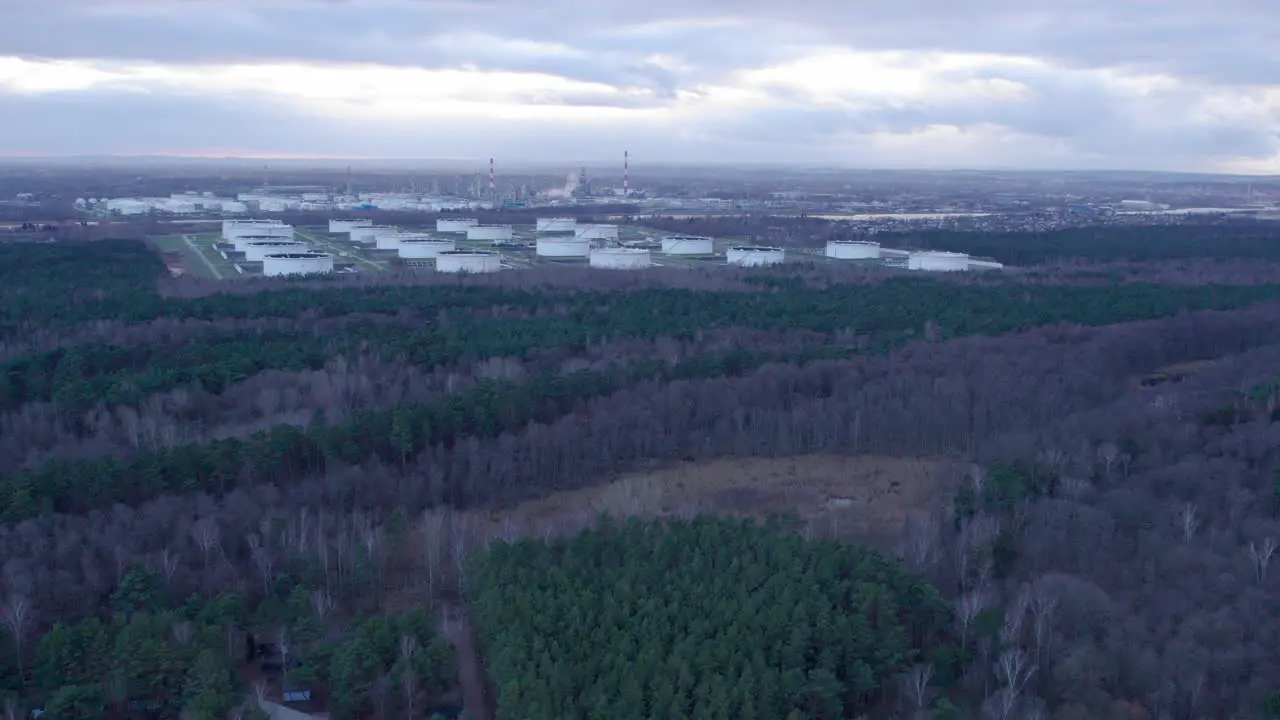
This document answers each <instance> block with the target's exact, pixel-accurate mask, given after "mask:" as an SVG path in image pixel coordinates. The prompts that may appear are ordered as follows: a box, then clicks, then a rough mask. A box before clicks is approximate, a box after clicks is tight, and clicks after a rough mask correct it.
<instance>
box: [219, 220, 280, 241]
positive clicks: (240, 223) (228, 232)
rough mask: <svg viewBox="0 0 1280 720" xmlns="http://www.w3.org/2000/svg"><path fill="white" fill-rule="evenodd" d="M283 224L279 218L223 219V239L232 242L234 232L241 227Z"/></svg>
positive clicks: (278, 225) (277, 225)
mask: <svg viewBox="0 0 1280 720" xmlns="http://www.w3.org/2000/svg"><path fill="white" fill-rule="evenodd" d="M283 225H284V223H283V222H280V221H279V220H253V219H249V218H242V219H239V220H223V221H222V239H223V240H226V241H227V242H231V241H232V239H233V232H234V231H235V230H237V229H240V228H246V229H247V228H253V227H268V226H276V227H280V226H283Z"/></svg>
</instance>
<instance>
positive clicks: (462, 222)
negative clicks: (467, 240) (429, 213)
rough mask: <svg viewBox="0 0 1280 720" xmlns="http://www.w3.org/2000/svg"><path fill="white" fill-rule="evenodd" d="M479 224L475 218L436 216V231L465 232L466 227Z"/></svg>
mask: <svg viewBox="0 0 1280 720" xmlns="http://www.w3.org/2000/svg"><path fill="white" fill-rule="evenodd" d="M479 224H480V221H479V220H476V219H475V218H436V232H447V233H465V232H466V231H467V228H469V227H475V226H476V225H479Z"/></svg>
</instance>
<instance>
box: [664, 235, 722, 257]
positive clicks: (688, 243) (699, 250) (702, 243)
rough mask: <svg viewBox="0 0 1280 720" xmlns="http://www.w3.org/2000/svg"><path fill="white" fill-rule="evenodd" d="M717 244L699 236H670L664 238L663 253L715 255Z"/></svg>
mask: <svg viewBox="0 0 1280 720" xmlns="http://www.w3.org/2000/svg"><path fill="white" fill-rule="evenodd" d="M715 251H716V243H715V241H714V240H712V239H711V238H709V237H702V236H699V235H670V236H668V237H664V238H662V252H664V253H666V254H667V255H713V254H715Z"/></svg>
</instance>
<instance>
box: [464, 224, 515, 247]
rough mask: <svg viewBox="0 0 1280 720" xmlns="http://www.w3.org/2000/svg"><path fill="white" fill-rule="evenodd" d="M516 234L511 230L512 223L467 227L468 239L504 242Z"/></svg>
mask: <svg viewBox="0 0 1280 720" xmlns="http://www.w3.org/2000/svg"><path fill="white" fill-rule="evenodd" d="M512 237H514V235H513V234H512V232H511V226H510V225H472V226H471V227H469V228H467V239H468V240H488V241H490V242H495V243H503V242H507V241H508V240H510V239H511V238H512Z"/></svg>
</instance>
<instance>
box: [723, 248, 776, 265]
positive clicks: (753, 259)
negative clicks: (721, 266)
mask: <svg viewBox="0 0 1280 720" xmlns="http://www.w3.org/2000/svg"><path fill="white" fill-rule="evenodd" d="M786 259H787V251H786V250H784V249H782V248H780V247H765V246H762V245H737V246H735V247H731V248H729V254H728V261H729V264H730V265H742V266H744V267H761V266H764V265H777V264H778V263H780V262H783V261H785V260H786Z"/></svg>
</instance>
